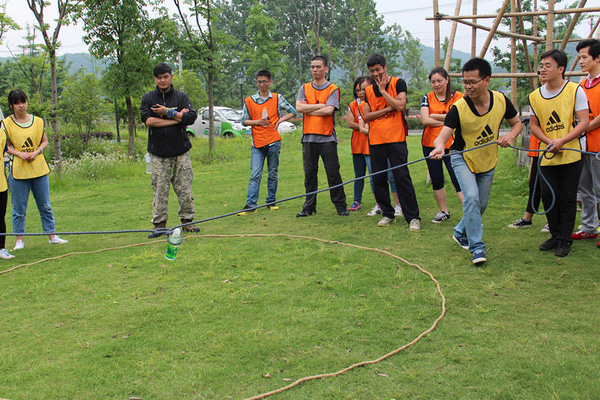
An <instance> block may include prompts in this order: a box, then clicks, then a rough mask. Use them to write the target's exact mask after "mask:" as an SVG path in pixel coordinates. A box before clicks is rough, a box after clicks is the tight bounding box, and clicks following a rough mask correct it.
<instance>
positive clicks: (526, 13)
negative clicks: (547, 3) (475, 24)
mask: <svg viewBox="0 0 600 400" xmlns="http://www.w3.org/2000/svg"><path fill="white" fill-rule="evenodd" d="M597 11H600V7H586V8H565V9H562V10H554V12H552V14H573V13H576V12H580V13H589V12H597ZM547 14H550V11H547V10H544V11H522V12H509V13H505V14H504V16H505V17H513V16H514V17H518V16H522V17H527V16H534V15H537V16H541V15H547ZM497 16H498V14H481V15H461V16H459V17H455V16H452V15H443V14H440V15H439V16H438V17H433V18H425V19H426V20H434V19H439V20H446V19H449V20H453V19H473V18H479V19H493V18H496V17H497Z"/></svg>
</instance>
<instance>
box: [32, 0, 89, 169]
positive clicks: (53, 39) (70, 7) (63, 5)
mask: <svg viewBox="0 0 600 400" xmlns="http://www.w3.org/2000/svg"><path fill="white" fill-rule="evenodd" d="M80 2H81V0H57V7H58V18H57V19H56V22H55V23H56V25H55V27H54V32H53V33H52V34H50V25H49V24H48V23H47V22H46V21H45V19H44V10H45V8H46V7H47V6H48V5H49V2H48V1H47V0H27V5H28V6H29V9H30V10H31V12H33V15H34V16H35V19H36V21H37V23H38V26H37V29H38V30H39V31H40V32H41V34H42V37H43V39H44V45H43V48H44V50H45V52H46V54H47V56H48V58H49V60H50V80H51V85H52V109H51V111H50V124H51V125H52V133H53V135H54V136H55V137H54V158H55V159H56V161H57V163H56V165H57V170H58V176H59V177H61V175H62V174H61V172H62V156H61V151H60V135H59V132H58V131H59V126H58V116H57V114H56V110H57V108H58V83H57V73H56V50H58V48H59V47H60V42H59V41H58V36H59V34H60V29H61V27H62V26H63V24H64V25H66V24H68V23H69V18H70V17H72V16H73V14H74V13H75V12H76V11H77V9H78V7H79V3H80Z"/></svg>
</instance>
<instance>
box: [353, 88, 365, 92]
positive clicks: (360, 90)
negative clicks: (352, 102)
mask: <svg viewBox="0 0 600 400" xmlns="http://www.w3.org/2000/svg"><path fill="white" fill-rule="evenodd" d="M364 91H365V89H363V88H360V89H354V92H355V93H358V92H364Z"/></svg>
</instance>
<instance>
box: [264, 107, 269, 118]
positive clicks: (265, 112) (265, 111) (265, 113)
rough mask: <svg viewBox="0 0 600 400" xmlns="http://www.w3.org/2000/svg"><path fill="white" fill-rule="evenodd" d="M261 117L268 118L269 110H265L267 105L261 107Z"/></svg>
mask: <svg viewBox="0 0 600 400" xmlns="http://www.w3.org/2000/svg"><path fill="white" fill-rule="evenodd" d="M262 117H263V119H269V112H268V111H267V107H263V110H262Z"/></svg>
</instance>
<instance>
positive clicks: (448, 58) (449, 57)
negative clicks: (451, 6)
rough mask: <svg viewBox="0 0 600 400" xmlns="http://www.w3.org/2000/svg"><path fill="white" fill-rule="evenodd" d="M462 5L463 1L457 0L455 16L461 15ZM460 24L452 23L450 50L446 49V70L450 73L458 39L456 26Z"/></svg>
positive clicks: (449, 41)
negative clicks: (453, 51)
mask: <svg viewBox="0 0 600 400" xmlns="http://www.w3.org/2000/svg"><path fill="white" fill-rule="evenodd" d="M461 5H462V0H456V8H455V10H454V15H459V14H460V6H461ZM457 25H458V23H457V22H456V21H453V22H452V28H451V29H450V39H449V40H448V48H447V49H446V60H445V61H444V69H445V70H446V71H448V70H449V69H450V61H451V60H452V49H453V48H454V39H455V38H456V26H457Z"/></svg>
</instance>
